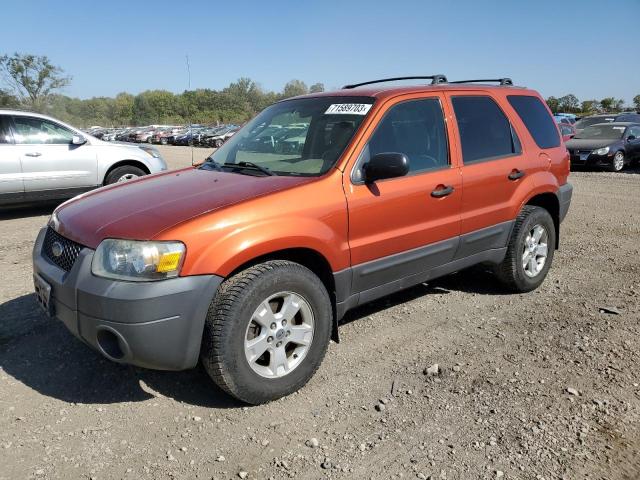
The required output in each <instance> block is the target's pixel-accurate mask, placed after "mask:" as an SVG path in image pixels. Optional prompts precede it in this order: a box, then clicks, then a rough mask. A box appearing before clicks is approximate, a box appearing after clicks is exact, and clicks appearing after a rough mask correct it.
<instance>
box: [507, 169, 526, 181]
mask: <svg viewBox="0 0 640 480" xmlns="http://www.w3.org/2000/svg"><path fill="white" fill-rule="evenodd" d="M522 177H524V172H523V171H522V170H518V169H517V168H514V169H513V171H512V172H511V173H510V174H509V180H518V179H519V178H522Z"/></svg>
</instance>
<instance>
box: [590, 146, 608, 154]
mask: <svg viewBox="0 0 640 480" xmlns="http://www.w3.org/2000/svg"><path fill="white" fill-rule="evenodd" d="M591 153H593V154H594V155H606V154H607V153H609V147H602V148H598V149H597V150H594V151H593V152H591Z"/></svg>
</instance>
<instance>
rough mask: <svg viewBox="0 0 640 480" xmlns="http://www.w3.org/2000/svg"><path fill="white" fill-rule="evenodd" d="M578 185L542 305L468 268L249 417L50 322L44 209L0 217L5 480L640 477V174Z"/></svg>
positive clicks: (586, 175) (191, 381)
mask: <svg viewBox="0 0 640 480" xmlns="http://www.w3.org/2000/svg"><path fill="white" fill-rule="evenodd" d="M162 150H163V153H164V155H165V157H166V158H167V159H168V161H169V164H170V165H171V166H172V167H177V166H180V165H188V164H189V163H190V161H191V152H190V150H189V149H186V148H185V149H181V148H177V147H166V148H163V149H162ZM206 154H207V152H206V151H205V150H201V149H197V150H195V158H196V160H198V159H202V158H204V157H205V156H206ZM571 181H572V182H573V184H574V186H575V192H574V199H573V204H572V206H571V210H570V212H569V216H568V218H567V220H566V222H565V223H564V224H563V226H562V237H561V238H562V247H561V250H560V251H559V252H558V253H557V254H556V257H555V259H554V265H553V268H552V269H551V272H550V274H549V277H548V278H547V280H546V281H545V283H544V284H543V285H542V287H541V288H540V289H538V290H537V291H535V292H532V293H529V294H525V295H507V294H505V293H504V292H502V291H501V290H500V288H499V287H498V286H497V284H496V283H495V282H494V281H493V279H492V278H491V277H490V276H489V275H488V274H487V273H486V272H484V271H483V270H482V269H478V268H476V269H472V270H468V271H464V272H460V273H458V274H455V275H451V276H449V277H446V278H443V279H440V280H437V281H434V282H431V283H429V284H425V285H421V286H418V287H415V288H412V289H410V290H407V291H404V292H402V293H399V294H396V295H393V296H391V297H389V298H387V299H383V300H381V301H377V302H375V303H373V304H371V305H368V306H365V307H363V308H360V309H358V310H356V311H353V312H351V313H350V314H348V317H347V318H346V319H345V321H344V324H343V326H342V329H341V337H342V342H341V343H340V344H339V345H336V344H331V346H330V348H329V352H328V354H327V357H326V358H325V361H324V364H323V365H322V367H321V368H320V370H319V371H318V373H317V375H316V376H315V377H314V378H313V379H312V380H311V382H310V383H309V384H308V385H307V387H305V388H304V389H303V390H302V391H301V392H298V393H296V394H294V395H291V396H290V397H287V398H284V399H281V400H279V401H276V402H273V403H271V404H268V405H263V406H259V407H251V408H247V407H245V406H243V405H240V404H238V403H237V402H235V401H233V400H232V399H230V398H229V397H227V396H225V395H224V394H223V393H222V392H221V391H219V390H218V389H217V388H216V387H214V386H213V384H212V383H211V382H210V381H209V380H208V378H207V376H206V374H205V373H204V372H203V371H202V369H200V368H198V369H195V370H192V371H187V372H178V373H166V372H153V371H148V370H143V369H138V368H133V367H127V366H120V365H117V364H114V363H111V362H109V361H107V360H104V359H103V358H102V357H101V356H100V355H98V354H97V353H95V352H93V351H91V350H89V349H88V348H87V347H85V346H84V345H83V344H82V343H80V342H79V341H78V340H76V339H74V338H73V337H72V336H71V335H70V334H69V333H67V331H66V330H65V329H64V327H63V326H62V325H61V324H59V323H58V322H55V321H52V320H50V319H47V318H45V317H44V316H43V315H42V314H40V313H39V310H38V309H37V307H36V305H35V301H34V298H33V294H32V293H31V292H32V285H31V262H30V255H31V248H32V244H33V240H34V238H35V235H36V233H37V231H38V229H39V228H40V227H41V226H42V225H43V224H44V223H45V222H46V219H47V216H48V215H49V214H50V212H51V209H52V208H51V207H50V206H49V207H42V208H30V209H19V210H15V211H11V212H9V213H6V214H2V216H0V219H1V220H0V237H1V238H2V242H1V243H0V265H2V266H3V267H4V274H3V276H2V279H1V280H0V479H17V478H94V479H106V478H118V479H120V478H122V479H138V478H179V479H183V478H184V479H187V478H198V479H203V478H204V479H232V478H236V479H237V478H249V479H262V478H274V479H280V478H293V477H295V478H304V479H306V478H309V479H316V478H376V479H377V478H385V479H387V478H420V479H425V478H432V479H476V478H478V479H484V478H487V479H492V478H513V479H555V478H566V479H577V478H589V479H596V478H602V479H604V478H607V479H637V478H640V386H639V384H638V382H640V358H639V354H638V352H639V348H638V347H639V346H640V341H639V339H638V333H639V330H640V328H639V322H638V320H639V319H640V302H638V296H639V295H640V213H639V212H640V170H635V171H629V172H627V173H621V174H612V173H604V172H577V173H575V174H574V175H573V176H572V180H571Z"/></svg>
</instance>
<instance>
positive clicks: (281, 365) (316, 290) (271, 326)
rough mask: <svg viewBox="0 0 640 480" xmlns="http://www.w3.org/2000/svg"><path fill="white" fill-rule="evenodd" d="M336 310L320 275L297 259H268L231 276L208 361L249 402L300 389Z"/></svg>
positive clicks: (206, 340) (215, 318) (214, 307)
mask: <svg viewBox="0 0 640 480" xmlns="http://www.w3.org/2000/svg"><path fill="white" fill-rule="evenodd" d="M331 319H332V308H331V302H330V300H329V294H328V293H327V290H326V288H325V287H324V285H323V283H322V282H321V281H320V279H319V278H318V277H317V276H316V275H315V274H314V273H313V272H311V271H310V270H309V269H307V268H306V267H304V266H302V265H299V264H297V263H293V262H288V261H283V260H274V261H269V262H265V263H262V264H259V265H256V266H254V267H251V268H249V269H247V270H244V271H242V272H240V273H238V274H237V275H234V276H233V277H231V278H229V279H228V280H226V281H225V282H224V283H223V284H222V285H221V286H220V288H219V290H218V292H217V293H216V296H215V298H214V299H213V301H212V303H211V306H210V308H209V313H208V315H207V320H206V323H205V329H204V334H203V339H202V349H201V358H202V363H203V365H204V367H205V369H206V370H207V372H208V373H209V375H210V376H211V378H212V379H213V380H214V382H216V384H218V385H219V386H220V387H221V388H222V389H223V390H225V391H226V392H227V393H229V394H231V395H233V396H234V397H236V398H238V399H240V400H242V401H243V402H246V403H250V404H259V403H264V402H268V401H271V400H275V399H277V398H280V397H283V396H285V395H288V394H290V393H293V392H295V391H296V390H299V389H300V388H302V387H303V386H304V385H305V384H306V383H307V382H308V381H309V379H310V378H311V377H312V376H313V374H314V373H315V371H316V370H317V369H318V367H319V366H320V363H321V362H322V359H323V358H324V355H325V353H326V350H327V346H328V344H329V338H330V334H331Z"/></svg>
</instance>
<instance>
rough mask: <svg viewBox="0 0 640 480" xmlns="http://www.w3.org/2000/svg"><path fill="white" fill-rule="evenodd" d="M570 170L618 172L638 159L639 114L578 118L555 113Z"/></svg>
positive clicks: (627, 113)
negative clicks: (598, 169) (602, 169)
mask: <svg viewBox="0 0 640 480" xmlns="http://www.w3.org/2000/svg"><path fill="white" fill-rule="evenodd" d="M553 118H554V119H555V121H556V123H557V124H558V129H559V130H560V133H561V134H562V139H563V140H564V142H565V144H566V146H567V149H568V150H569V154H570V155H571V166H572V167H577V166H578V167H579V166H589V167H598V168H606V169H608V170H611V171H613V172H619V171H621V170H623V169H624V168H625V167H626V166H628V165H631V164H633V163H635V162H637V161H638V160H639V159H640V113H638V112H621V113H603V114H599V115H589V116H587V117H583V118H579V117H577V116H576V115H574V114H571V113H556V114H555V115H554V116H553Z"/></svg>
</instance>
